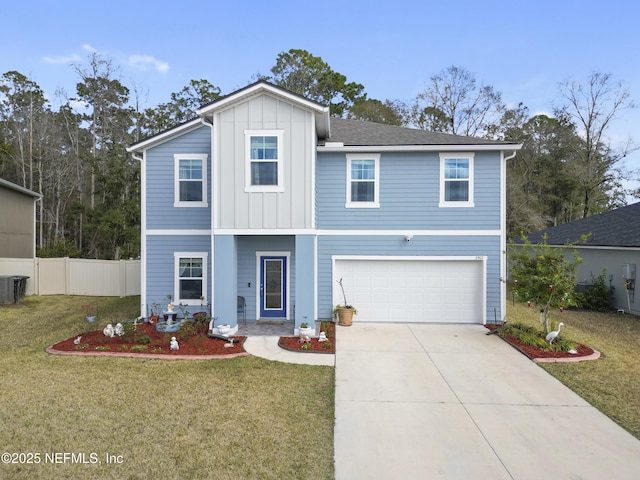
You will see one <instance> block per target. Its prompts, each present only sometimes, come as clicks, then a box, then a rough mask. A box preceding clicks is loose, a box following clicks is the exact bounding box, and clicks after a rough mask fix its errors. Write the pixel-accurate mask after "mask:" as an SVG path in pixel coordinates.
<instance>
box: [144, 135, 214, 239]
mask: <svg viewBox="0 0 640 480" xmlns="http://www.w3.org/2000/svg"><path fill="white" fill-rule="evenodd" d="M210 132H211V129H210V128H209V127H205V126H202V127H201V128H198V129H197V130H194V131H192V132H188V133H186V134H184V135H181V136H180V137H178V138H174V139H171V140H168V141H167V142H164V143H162V144H160V145H158V146H156V147H152V148H150V149H149V150H147V152H146V165H145V167H146V203H147V212H146V225H145V227H146V229H147V230H167V229H169V230H171V229H209V228H211V200H210V199H208V204H209V206H208V207H206V208H205V207H197V208H175V207H174V206H173V204H174V199H175V195H174V185H175V162H174V154H183V153H187V154H188V153H192V154H206V155H207V191H208V195H209V196H210V195H211V193H210V192H211V133H210Z"/></svg>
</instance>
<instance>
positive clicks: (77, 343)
mask: <svg viewBox="0 0 640 480" xmlns="http://www.w3.org/2000/svg"><path fill="white" fill-rule="evenodd" d="M81 340H82V336H79V337H78V338H76V339H75V340H74V341H73V344H74V345H80V341H81Z"/></svg>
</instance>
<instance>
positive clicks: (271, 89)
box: [127, 80, 330, 153]
mask: <svg viewBox="0 0 640 480" xmlns="http://www.w3.org/2000/svg"><path fill="white" fill-rule="evenodd" d="M263 93H268V94H270V95H272V96H275V97H279V98H282V99H284V100H286V101H289V102H291V103H295V104H298V105H300V106H302V107H304V108H307V109H309V110H311V111H313V112H314V113H315V117H316V130H317V133H318V137H320V138H325V137H326V136H328V135H330V124H329V107H325V106H324V105H322V104H320V103H318V102H315V101H313V100H309V99H308V98H305V97H303V96H301V95H298V94H296V93H292V92H290V91H288V90H285V89H283V88H280V87H278V86H276V85H273V84H271V83H269V82H267V81H265V80H258V81H257V82H255V83H252V84H251V85H247V86H246V87H244V88H241V89H240V90H236V91H235V92H233V93H230V94H229V95H225V96H224V97H220V98H218V99H216V100H214V101H213V102H211V103H209V104H207V105H204V106H202V107H200V108H199V109H198V110H197V111H196V113H197V115H198V117H196V118H194V119H192V120H189V121H187V122H185V123H182V124H180V125H177V126H175V127H173V128H170V129H168V130H165V131H164V132H160V133H158V134H156V135H154V136H152V137H149V138H146V139H144V140H141V141H140V142H137V143H134V144H133V145H131V146H129V147H128V148H127V151H128V152H130V153H136V152H138V153H139V152H142V151H143V150H145V149H147V148H150V147H153V146H155V145H158V144H160V143H163V142H166V141H167V140H171V139H172V138H175V137H177V136H180V135H183V134H185V133H187V132H190V131H191V130H195V129H196V128H200V127H201V126H203V125H204V123H205V122H211V120H210V119H209V120H205V119H206V118H207V117H212V116H213V113H214V112H216V111H218V110H221V109H224V108H226V107H228V106H229V105H232V104H234V103H236V102H240V101H244V100H246V98H248V97H251V96H254V95H260V94H263Z"/></svg>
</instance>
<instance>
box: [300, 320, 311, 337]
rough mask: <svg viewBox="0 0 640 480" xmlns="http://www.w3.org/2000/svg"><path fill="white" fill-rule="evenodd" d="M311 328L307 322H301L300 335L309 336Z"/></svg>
mask: <svg viewBox="0 0 640 480" xmlns="http://www.w3.org/2000/svg"><path fill="white" fill-rule="evenodd" d="M312 330H313V329H312V328H311V327H310V326H309V324H308V323H307V322H303V323H301V324H300V328H299V332H300V335H307V336H308V335H311V332H312Z"/></svg>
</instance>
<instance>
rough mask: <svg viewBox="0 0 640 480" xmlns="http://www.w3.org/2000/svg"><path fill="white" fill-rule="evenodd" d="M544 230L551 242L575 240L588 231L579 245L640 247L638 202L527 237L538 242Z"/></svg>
mask: <svg viewBox="0 0 640 480" xmlns="http://www.w3.org/2000/svg"><path fill="white" fill-rule="evenodd" d="M545 233H546V234H547V243H548V244H550V245H564V244H565V243H574V242H578V240H580V236H581V235H583V234H587V233H591V236H590V237H589V238H588V239H587V242H586V243H582V242H578V244H579V245H587V246H600V247H640V203H634V204H632V205H627V206H626V207H620V208H617V209H615V210H611V211H609V212H605V213H601V214H599V215H594V216H592V217H587V218H582V219H580V220H576V221H575V222H571V223H565V224H563V225H558V226H557V227H551V228H547V229H545V230H541V231H539V232H535V233H532V234H530V235H527V237H528V238H529V240H530V241H531V242H532V243H537V242H539V241H541V240H542V236H543V235H544V234H545Z"/></svg>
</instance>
